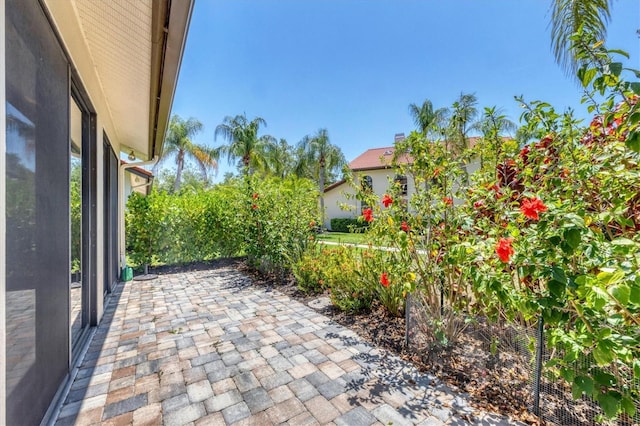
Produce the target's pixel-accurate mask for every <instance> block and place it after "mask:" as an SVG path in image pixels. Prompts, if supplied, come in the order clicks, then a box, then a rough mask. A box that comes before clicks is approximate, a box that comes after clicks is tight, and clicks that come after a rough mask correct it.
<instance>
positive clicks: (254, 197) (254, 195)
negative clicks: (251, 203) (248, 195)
mask: <svg viewBox="0 0 640 426" xmlns="http://www.w3.org/2000/svg"><path fill="white" fill-rule="evenodd" d="M258 197H260V196H259V195H258V193H257V192H254V193H253V199H254V200H257V199H258Z"/></svg>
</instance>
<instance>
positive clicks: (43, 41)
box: [0, 0, 193, 425]
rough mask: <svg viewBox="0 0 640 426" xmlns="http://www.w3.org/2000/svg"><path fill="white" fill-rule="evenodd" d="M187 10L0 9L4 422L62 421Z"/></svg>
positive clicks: (110, 283)
mask: <svg viewBox="0 0 640 426" xmlns="http://www.w3.org/2000/svg"><path fill="white" fill-rule="evenodd" d="M192 9H193V0H180V1H171V0H145V1H141V0H140V1H139V0H108V1H105V0H0V63H1V64H2V66H1V67H0V80H1V84H0V198H1V199H2V200H1V202H0V258H2V261H1V262H0V311H1V312H2V314H1V315H0V388H1V389H2V392H0V425H4V424H7V425H34V424H40V423H45V424H46V423H47V422H49V421H50V420H51V419H52V418H53V417H54V416H55V415H56V409H57V408H56V407H58V403H59V402H61V401H60V398H61V397H62V396H64V394H65V392H64V389H65V386H67V384H68V383H70V379H71V378H72V377H73V374H74V369H76V368H77V365H78V362H79V359H80V356H81V354H82V353H83V350H84V349H85V348H86V346H87V343H88V341H89V337H90V336H91V334H92V332H93V331H95V329H96V328H95V327H96V325H97V324H98V323H99V322H100V321H101V320H102V317H103V314H104V306H105V303H106V301H107V300H108V299H109V298H110V294H111V292H112V290H113V288H114V285H116V284H117V283H118V279H119V271H120V268H121V267H122V266H124V265H123V261H122V260H121V259H122V258H123V254H124V253H119V247H122V245H123V238H122V237H121V236H120V235H121V229H120V227H119V223H120V222H121V217H122V213H121V212H122V209H123V205H122V200H123V192H124V187H125V179H126V178H125V177H124V171H125V169H126V168H127V167H139V166H140V165H141V163H140V162H139V163H137V164H136V165H134V166H131V165H123V166H121V167H120V155H121V153H122V152H124V153H131V152H133V154H134V155H135V157H137V158H139V159H141V160H142V161H145V160H151V159H152V158H153V157H156V156H158V155H159V154H160V153H161V152H162V143H163V140H164V135H165V132H166V128H167V123H168V120H169V113H170V110H171V104H172V101H173V95H174V92H175V88H176V83H177V78H178V71H179V68H180V62H181V60H182V54H183V51H184V46H185V42H186V36H187V29H188V26H189V21H190V19H191V13H192ZM145 162H146V161H145ZM133 173H134V174H135V173H136V170H135V169H134V170H133ZM143 174H144V173H143ZM142 177H143V179H146V178H148V177H144V176H142ZM133 186H136V185H133ZM72 273H73V277H74V282H71V277H72Z"/></svg>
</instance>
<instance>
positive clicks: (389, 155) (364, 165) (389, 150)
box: [349, 146, 411, 170]
mask: <svg viewBox="0 0 640 426" xmlns="http://www.w3.org/2000/svg"><path fill="white" fill-rule="evenodd" d="M394 151H395V148H394V147H392V146H388V147H384V148H373V149H368V150H366V151H365V152H364V153H363V154H361V155H360V156H358V157H356V158H355V159H354V160H353V161H352V162H350V163H349V168H350V169H351V170H373V169H386V168H388V167H391V163H392V161H393V152H394ZM410 162H411V157H410V156H408V155H405V154H403V155H401V156H400V158H398V163H399V164H408V163H410Z"/></svg>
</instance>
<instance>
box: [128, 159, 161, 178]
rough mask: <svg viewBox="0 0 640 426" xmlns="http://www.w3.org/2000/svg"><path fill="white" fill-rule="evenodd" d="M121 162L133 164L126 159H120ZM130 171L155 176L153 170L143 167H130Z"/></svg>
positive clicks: (145, 175)
mask: <svg viewBox="0 0 640 426" xmlns="http://www.w3.org/2000/svg"><path fill="white" fill-rule="evenodd" d="M120 164H121V165H122V164H131V163H127V162H126V161H124V160H120ZM127 170H128V171H129V172H131V173H135V174H137V175H138V176H140V177H153V172H150V171H149V170H146V169H143V168H142V167H137V166H136V167H129V168H128V169H127Z"/></svg>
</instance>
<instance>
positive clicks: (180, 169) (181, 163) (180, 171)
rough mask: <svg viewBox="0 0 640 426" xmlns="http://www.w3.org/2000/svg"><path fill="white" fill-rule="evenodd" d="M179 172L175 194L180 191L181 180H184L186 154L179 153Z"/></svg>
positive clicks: (174, 186)
mask: <svg viewBox="0 0 640 426" xmlns="http://www.w3.org/2000/svg"><path fill="white" fill-rule="evenodd" d="M177 163H178V164H177V165H178V170H177V171H176V181H175V182H174V183H173V192H174V193H177V192H178V191H179V190H180V179H181V178H182V168H183V166H184V152H182V151H180V152H179V153H178V161H177Z"/></svg>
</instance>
